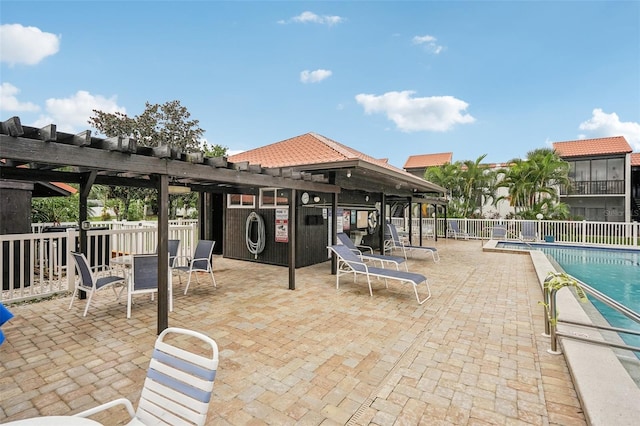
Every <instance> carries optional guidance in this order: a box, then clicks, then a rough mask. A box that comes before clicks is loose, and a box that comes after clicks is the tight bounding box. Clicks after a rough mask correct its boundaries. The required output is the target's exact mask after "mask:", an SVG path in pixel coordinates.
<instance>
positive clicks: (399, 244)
mask: <svg viewBox="0 0 640 426" xmlns="http://www.w3.org/2000/svg"><path fill="white" fill-rule="evenodd" d="M387 230H388V231H389V232H388V233H387V234H386V237H387V239H386V240H385V242H384V250H385V252H387V251H389V252H390V253H393V250H401V251H402V255H403V256H404V258H405V259H407V252H420V253H427V254H431V257H432V258H433V261H434V262H440V254H439V253H438V249H437V248H435V247H428V246H412V245H410V244H405V243H404V242H403V241H402V240H401V239H400V236H399V235H398V230H397V229H396V226H395V225H394V224H393V223H389V222H387Z"/></svg>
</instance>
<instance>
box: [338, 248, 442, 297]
mask: <svg viewBox="0 0 640 426" xmlns="http://www.w3.org/2000/svg"><path fill="white" fill-rule="evenodd" d="M328 248H329V249H331V251H332V252H334V253H335V255H336V256H337V258H338V265H337V266H338V268H337V272H336V289H338V288H340V277H341V276H342V275H345V274H353V276H354V280H355V278H356V277H357V276H358V275H365V276H366V277H367V284H368V285H369V295H370V296H373V289H372V287H371V279H372V278H383V279H384V280H385V286H386V287H387V288H389V285H388V283H387V281H388V280H394V281H400V282H401V283H408V284H411V285H412V286H413V291H414V293H415V295H416V300H417V301H418V304H420V305H422V304H423V303H424V302H426V301H427V300H429V299H430V298H431V289H430V288H429V282H428V281H427V277H425V276H424V275H422V274H417V273H414V272H407V271H398V270H393V269H385V268H378V267H374V266H369V265H368V264H367V263H365V262H363V261H362V259H360V258H359V257H358V256H357V255H356V254H355V253H354V252H352V251H351V250H349V247H347V246H345V245H342V244H336V245H333V246H329V247H328ZM422 283H425V285H426V286H427V291H428V296H427V297H425V298H424V299H422V300H421V299H420V296H419V295H418V286H419V285H420V284H422Z"/></svg>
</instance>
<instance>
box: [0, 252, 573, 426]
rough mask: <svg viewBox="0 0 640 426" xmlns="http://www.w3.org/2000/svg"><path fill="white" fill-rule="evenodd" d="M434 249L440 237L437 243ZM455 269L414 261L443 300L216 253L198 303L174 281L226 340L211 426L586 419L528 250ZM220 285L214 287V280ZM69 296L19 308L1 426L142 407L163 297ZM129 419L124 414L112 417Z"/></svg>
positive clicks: (188, 311) (1, 362) (2, 385)
mask: <svg viewBox="0 0 640 426" xmlns="http://www.w3.org/2000/svg"><path fill="white" fill-rule="evenodd" d="M430 244H431V245H432V244H433V241H430ZM437 246H438V248H439V252H440V256H441V259H442V260H441V262H440V263H437V264H434V263H433V261H432V260H431V259H430V258H426V257H425V258H418V259H411V260H410V261H409V268H410V270H411V271H415V272H421V273H424V274H425V275H427V276H428V277H429V279H430V282H431V290H432V294H433V297H432V298H431V299H430V300H428V301H427V302H426V303H425V304H424V305H422V306H420V305H418V304H417V303H416V300H415V296H414V295H413V291H412V289H411V287H409V286H406V285H405V286H401V285H398V284H397V283H390V285H389V289H385V287H384V282H382V281H379V282H376V284H375V287H374V293H373V297H370V296H369V294H368V289H367V286H366V283H365V282H364V280H362V279H359V280H358V282H357V283H353V282H351V281H350V280H349V279H348V278H346V277H345V279H344V281H343V282H342V283H341V287H340V289H339V290H336V289H335V276H333V275H331V274H330V267H329V262H327V263H324V264H322V265H316V266H313V267H308V268H302V269H299V270H297V271H296V286H297V289H296V290H295V291H291V290H288V269H287V268H283V267H275V266H269V265H262V264H254V263H250V262H241V261H234V260H229V259H223V258H216V259H215V262H214V270H215V275H216V280H217V282H218V288H217V289H214V288H213V287H211V284H210V283H208V282H207V280H206V279H201V283H202V284H200V285H195V286H193V287H192V288H190V289H189V294H188V295H187V296H184V295H182V293H181V292H180V291H179V289H178V283H177V281H178V280H177V279H176V280H174V285H175V287H176V291H175V292H174V297H175V298H174V311H173V312H172V313H170V315H169V325H170V326H176V327H185V328H191V329H194V330H198V331H202V332H204V333H206V334H208V335H209V336H211V337H212V338H214V339H215V340H216V341H217V343H218V346H219V348H220V365H219V370H218V375H217V378H216V384H215V387H214V398H213V401H212V403H211V405H210V409H209V415H208V424H211V425H293V424H300V425H418V424H428V425H438V424H442V425H458V424H462V425H464V424H469V425H471V424H473V425H481V424H486V425H489V424H490V425H516V424H532V425H549V424H562V425H582V424H585V420H584V416H583V415H582V410H581V407H580V402H579V401H578V398H577V396H576V393H575V390H574V387H573V384H572V382H571V378H570V376H569V372H568V370H567V366H566V363H565V360H564V357H563V356H556V355H550V354H548V353H547V352H546V350H547V348H548V347H549V342H548V338H545V337H543V336H541V333H542V332H543V330H544V326H543V321H542V316H543V312H542V308H541V307H540V306H539V305H538V302H539V301H540V300H541V299H542V292H541V290H540V287H539V284H538V281H537V278H536V275H535V272H534V269H533V266H532V262H531V260H530V258H529V257H528V256H524V255H516V254H505V253H484V252H482V250H481V247H480V243H479V242H478V241H453V240H439V241H438V242H437ZM204 283H207V284H204ZM69 297H70V296H66V297H62V298H57V299H53V300H48V301H44V302H39V303H32V304H23V305H19V306H10V309H11V311H12V312H13V313H14V314H15V316H16V317H15V318H14V319H12V320H11V321H10V322H9V323H7V324H5V325H4V326H3V331H4V332H5V334H6V337H7V342H5V344H3V345H2V346H0V422H7V421H11V420H17V419H23V418H27V417H34V416H39V415H61V414H69V413H75V412H79V411H82V410H84V409H87V408H90V407H92V406H95V405H97V404H99V403H103V402H106V401H109V400H111V399H114V398H117V397H120V396H125V397H128V398H129V399H130V400H132V402H133V403H134V406H135V405H136V404H137V400H138V396H139V393H140V390H141V387H142V382H143V379H144V376H145V373H146V369H147V366H148V363H149V358H150V355H151V351H152V347H153V343H154V340H155V337H156V306H155V302H151V301H149V300H148V298H147V297H144V296H140V297H138V298H137V303H136V304H135V305H134V307H133V312H132V318H131V319H129V320H127V319H126V302H124V303H120V304H119V305H118V304H116V303H114V302H113V300H112V299H111V295H110V294H108V293H104V294H99V295H98V296H97V297H96V298H95V304H92V306H91V307H90V309H89V313H88V314H87V317H86V318H83V317H82V310H83V308H84V301H79V303H77V304H74V306H73V308H72V309H71V310H67V307H68V304H69V300H70V299H69ZM94 419H95V420H98V421H101V422H102V423H104V424H123V423H125V422H126V420H127V415H126V412H125V411H124V410H120V409H114V410H111V411H110V412H109V413H108V414H107V415H101V416H100V415H96V416H94Z"/></svg>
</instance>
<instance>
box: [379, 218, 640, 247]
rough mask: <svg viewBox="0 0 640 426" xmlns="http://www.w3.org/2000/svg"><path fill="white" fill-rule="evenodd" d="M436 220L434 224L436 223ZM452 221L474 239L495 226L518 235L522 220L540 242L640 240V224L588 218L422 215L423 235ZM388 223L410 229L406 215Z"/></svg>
mask: <svg viewBox="0 0 640 426" xmlns="http://www.w3.org/2000/svg"><path fill="white" fill-rule="evenodd" d="M436 220H437V226H436ZM451 220H455V221H456V222H458V227H459V228H460V230H461V231H463V232H466V233H467V234H469V235H470V237H469V238H473V239H487V238H489V237H490V236H491V230H492V228H493V227H495V226H506V228H507V239H512V240H518V239H520V238H521V234H522V229H523V227H524V226H525V225H524V224H525V223H529V224H531V226H532V227H533V228H534V229H535V230H536V239H537V240H539V241H545V240H547V241H554V242H560V243H571V244H585V245H586V244H598V245H608V246H625V247H638V246H640V242H639V241H638V239H639V238H640V223H638V222H591V221H586V220H583V221H555V220H505V219H460V218H449V219H446V220H445V219H444V218H438V219H434V218H423V219H422V238H433V236H434V235H433V229H434V228H436V229H437V231H438V238H443V237H446V236H447V228H448V225H447V221H451ZM391 222H392V223H393V224H394V225H395V226H396V227H397V228H398V229H399V230H401V231H404V232H408V231H409V219H408V218H401V217H400V218H397V217H394V218H391ZM419 229H420V219H419V218H413V219H412V223H411V231H412V234H413V236H415V237H419V236H420V235H419Z"/></svg>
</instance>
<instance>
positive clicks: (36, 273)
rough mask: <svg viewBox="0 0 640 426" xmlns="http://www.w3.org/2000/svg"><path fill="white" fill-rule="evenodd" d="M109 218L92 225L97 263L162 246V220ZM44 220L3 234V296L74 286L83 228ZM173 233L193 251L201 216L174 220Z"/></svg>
mask: <svg viewBox="0 0 640 426" xmlns="http://www.w3.org/2000/svg"><path fill="white" fill-rule="evenodd" d="M105 224H107V225H106V226H104V225H96V224H95V223H92V225H93V226H92V228H91V229H89V230H87V251H86V255H87V259H88V260H89V262H90V263H91V266H92V267H96V268H98V269H100V268H101V267H102V268H104V267H106V266H107V265H109V264H110V259H111V258H112V257H114V256H119V255H125V254H131V253H155V252H156V250H157V245H158V228H157V223H156V222H105ZM39 225H40V224H38V225H36V226H34V227H33V228H34V229H35V230H36V231H39V232H34V233H31V234H10V235H0V277H2V293H0V302H3V303H8V302H17V301H24V300H30V299H37V298H43V297H48V296H52V295H55V294H57V293H61V292H67V291H69V289H73V284H74V282H75V279H76V270H75V266H74V263H73V258H72V257H71V251H72V250H76V249H77V248H78V242H79V240H78V236H79V232H78V230H77V229H76V227H74V226H72V224H56V225H55V226H54V225H53V224H50V225H48V226H39ZM45 225H46V224H45ZM169 239H172V240H174V239H175V240H180V246H179V250H178V255H179V256H191V255H192V254H193V250H194V248H195V245H196V242H197V239H198V225H197V221H189V222H187V223H185V222H184V221H182V222H178V221H175V222H174V221H171V223H170V224H169ZM69 265H70V266H71V268H69V267H68V266H69Z"/></svg>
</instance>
